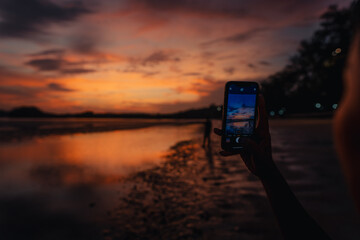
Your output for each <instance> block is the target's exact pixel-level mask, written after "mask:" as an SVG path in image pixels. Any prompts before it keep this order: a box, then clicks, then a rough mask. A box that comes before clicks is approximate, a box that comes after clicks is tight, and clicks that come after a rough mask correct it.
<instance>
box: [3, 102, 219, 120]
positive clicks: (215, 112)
mask: <svg viewBox="0 0 360 240" xmlns="http://www.w3.org/2000/svg"><path fill="white" fill-rule="evenodd" d="M221 113H222V108H221V107H220V106H216V105H214V104H212V105H210V106H209V107H206V108H198V109H190V110H186V111H182V112H177V113H167V114H166V113H164V114H160V113H157V114H151V113H94V112H91V111H87V112H82V113H72V114H70V113H66V114H55V113H49V112H44V111H42V110H41V109H39V108H37V107H33V106H23V107H17V108H14V109H12V110H10V111H3V110H0V117H10V118H149V119H162V118H167V119H201V118H217V119H221Z"/></svg>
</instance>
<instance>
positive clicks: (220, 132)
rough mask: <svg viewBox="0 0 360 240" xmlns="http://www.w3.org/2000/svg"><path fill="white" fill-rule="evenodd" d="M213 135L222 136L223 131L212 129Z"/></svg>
mask: <svg viewBox="0 0 360 240" xmlns="http://www.w3.org/2000/svg"><path fill="white" fill-rule="evenodd" d="M214 133H215V134H216V135H219V136H222V134H223V131H222V130H221V129H219V128H214Z"/></svg>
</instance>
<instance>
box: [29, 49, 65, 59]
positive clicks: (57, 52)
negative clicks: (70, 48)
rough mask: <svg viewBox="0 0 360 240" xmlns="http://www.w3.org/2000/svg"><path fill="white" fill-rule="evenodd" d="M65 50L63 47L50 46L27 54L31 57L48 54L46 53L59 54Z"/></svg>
mask: <svg viewBox="0 0 360 240" xmlns="http://www.w3.org/2000/svg"><path fill="white" fill-rule="evenodd" d="M65 52H66V50H65V49H61V48H52V49H47V50H44V51H40V52H37V53H32V54H29V55H28V56H31V57H41V56H48V55H56V56H61V55H63V54H64V53H65Z"/></svg>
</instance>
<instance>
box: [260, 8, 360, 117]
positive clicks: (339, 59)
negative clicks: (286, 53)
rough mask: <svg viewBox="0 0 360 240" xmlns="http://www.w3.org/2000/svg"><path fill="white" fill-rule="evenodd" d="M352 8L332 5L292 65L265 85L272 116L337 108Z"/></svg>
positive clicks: (264, 90) (341, 86) (303, 43)
mask: <svg viewBox="0 0 360 240" xmlns="http://www.w3.org/2000/svg"><path fill="white" fill-rule="evenodd" d="M352 6H353V5H351V6H350V7H349V8H345V9H339V8H338V7H337V6H330V7H329V8H328V10H327V11H326V12H325V13H324V14H323V15H322V16H321V22H320V28H319V29H318V30H317V31H315V32H314V34H313V35H312V37H311V38H310V39H308V40H303V41H301V43H300V46H299V48H298V50H297V52H296V54H295V55H294V56H292V57H291V58H290V59H289V63H288V64H287V65H286V66H285V67H284V68H283V69H282V70H281V71H279V72H277V73H275V74H273V75H271V76H269V77H268V78H267V79H266V81H264V82H263V83H262V89H263V94H264V97H265V99H266V103H267V108H268V111H269V113H270V115H271V116H277V115H286V114H293V113H310V112H325V111H326V112H329V111H333V110H334V109H336V108H337V106H338V105H337V104H338V103H339V101H340V99H341V94H342V90H343V84H342V74H343V70H344V67H345V63H346V58H347V53H348V51H349V46H350V39H351V34H352V31H351V30H352V26H351V17H352V16H351V12H352V11H351V10H352Z"/></svg>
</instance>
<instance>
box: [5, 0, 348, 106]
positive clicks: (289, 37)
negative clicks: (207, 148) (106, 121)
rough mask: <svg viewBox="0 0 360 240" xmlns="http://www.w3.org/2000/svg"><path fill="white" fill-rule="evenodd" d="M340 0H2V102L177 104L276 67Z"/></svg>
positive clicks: (211, 95) (215, 97)
mask: <svg viewBox="0 0 360 240" xmlns="http://www.w3.org/2000/svg"><path fill="white" fill-rule="evenodd" d="M349 3H350V1H348V0H346V1H343V0H342V1H341V0H333V1H331V0H317V1H316V0H312V1H308V0H288V1H281V0H274V1H266V0H251V1H250V0H247V1H240V0H228V1H221V0H207V1H206V0H194V1H190V0H182V1H180V0H173V1H166V0H132V1H130V0H129V1H115V0H108V1H100V0H88V1H70V0H52V1H50V0H49V1H42V0H16V1H15V0H2V1H1V2H0V109H5V110H8V109H11V108H13V107H16V106H22V105H33V106H38V107H40V108H41V109H43V110H46V111H50V112H80V111H85V110H93V111H96V112H109V111H110V112H176V111H179V110H185V109H188V108H194V107H203V106H209V105H210V104H211V103H215V104H220V103H221V101H222V97H223V96H222V94H223V86H224V82H226V81H229V80H253V81H261V80H263V79H264V78H266V76H268V75H269V74H272V73H274V72H276V71H278V70H280V69H281V68H282V67H283V66H284V65H285V64H286V60H287V59H288V58H289V56H291V55H292V54H294V52H295V51H296V48H297V46H298V43H299V41H300V40H301V39H304V38H307V37H309V36H310V35H311V33H312V32H313V31H314V30H315V29H316V27H317V24H318V20H319V16H320V15H321V13H323V12H324V11H325V10H326V8H327V6H329V5H330V4H338V5H339V4H340V6H347V5H349Z"/></svg>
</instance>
